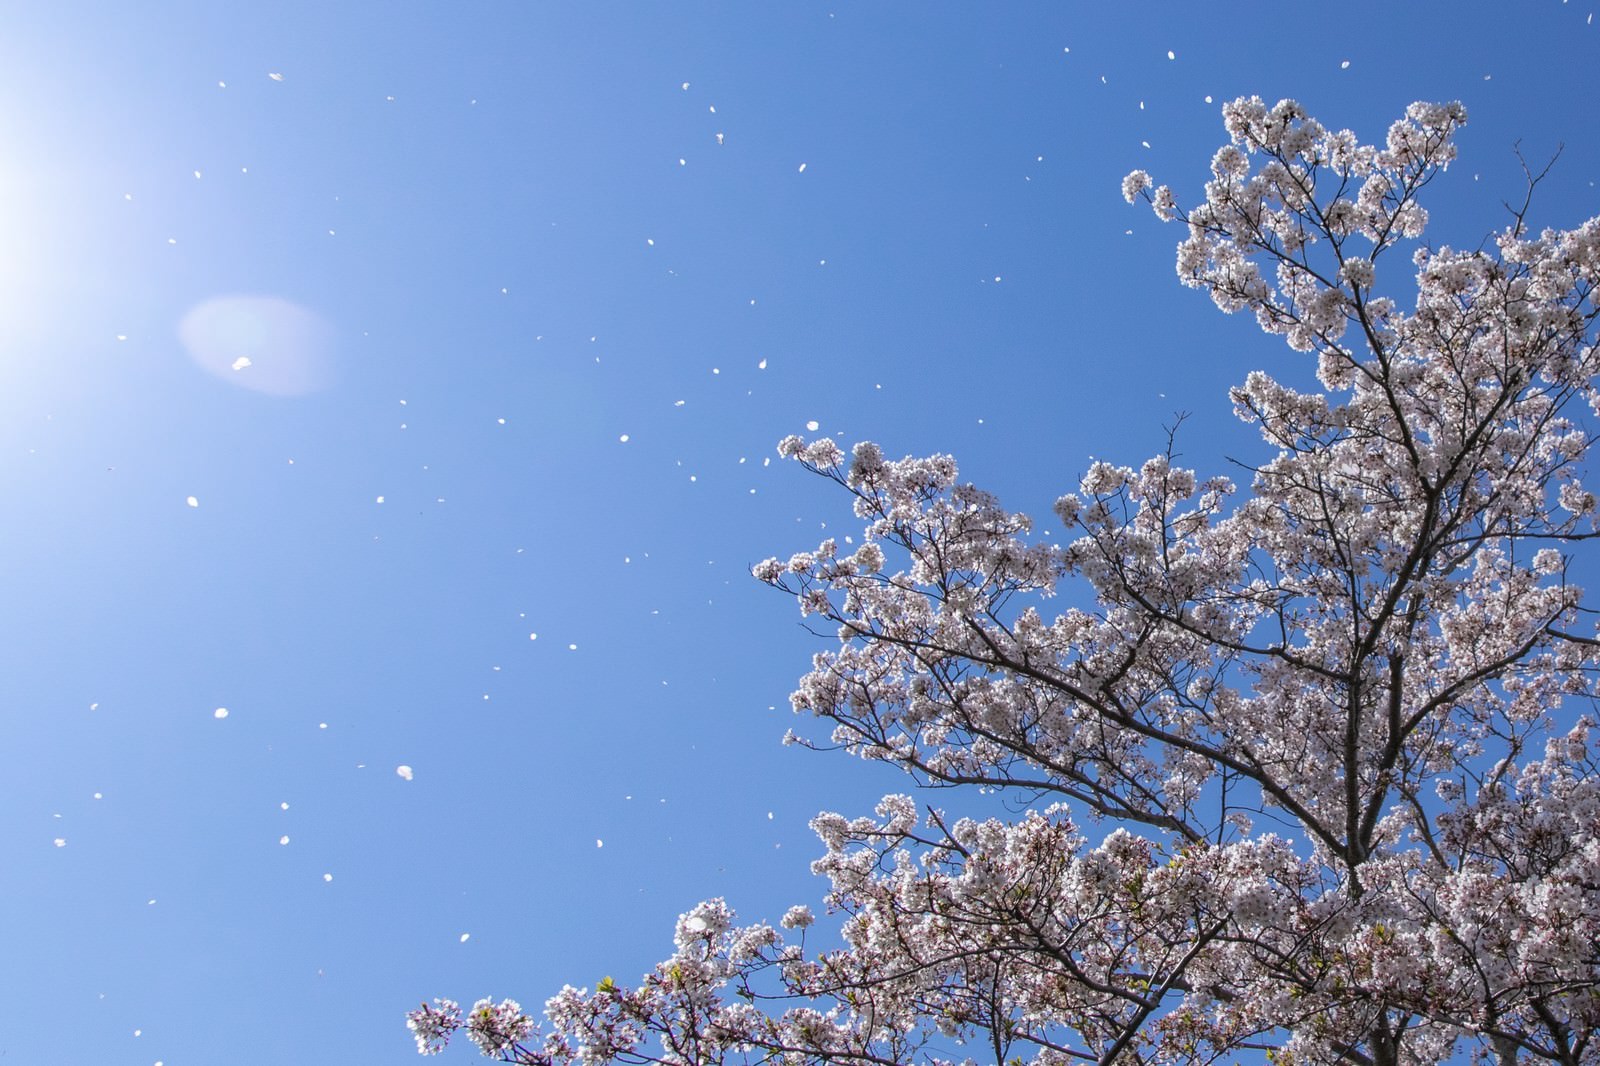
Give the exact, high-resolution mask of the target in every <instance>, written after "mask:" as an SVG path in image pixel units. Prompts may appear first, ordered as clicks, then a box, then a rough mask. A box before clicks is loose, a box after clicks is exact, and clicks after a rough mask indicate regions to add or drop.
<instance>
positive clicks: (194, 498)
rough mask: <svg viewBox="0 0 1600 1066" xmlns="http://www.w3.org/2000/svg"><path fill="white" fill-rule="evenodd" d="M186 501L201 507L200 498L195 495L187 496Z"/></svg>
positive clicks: (192, 505) (193, 505)
mask: <svg viewBox="0 0 1600 1066" xmlns="http://www.w3.org/2000/svg"><path fill="white" fill-rule="evenodd" d="M184 502H185V503H187V504H188V505H189V506H190V507H199V506H200V500H199V499H198V498H197V497H194V496H189V497H186V498H185V500H184Z"/></svg>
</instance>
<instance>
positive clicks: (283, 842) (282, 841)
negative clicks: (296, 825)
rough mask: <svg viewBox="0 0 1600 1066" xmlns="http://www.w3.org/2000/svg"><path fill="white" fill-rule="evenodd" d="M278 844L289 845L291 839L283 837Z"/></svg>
mask: <svg viewBox="0 0 1600 1066" xmlns="http://www.w3.org/2000/svg"><path fill="white" fill-rule="evenodd" d="M278 843H280V844H287V843H289V838H288V837H287V836H281V837H279V838H278Z"/></svg>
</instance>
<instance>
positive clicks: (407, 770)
mask: <svg viewBox="0 0 1600 1066" xmlns="http://www.w3.org/2000/svg"><path fill="white" fill-rule="evenodd" d="M394 772H395V773H397V774H399V775H400V776H401V777H403V778H405V779H406V780H407V781H410V780H411V776H412V770H411V767H409V766H404V765H402V766H396V767H395V768H394Z"/></svg>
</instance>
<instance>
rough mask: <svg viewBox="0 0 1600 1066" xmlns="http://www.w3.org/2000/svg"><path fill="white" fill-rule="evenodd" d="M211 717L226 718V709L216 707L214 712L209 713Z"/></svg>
mask: <svg viewBox="0 0 1600 1066" xmlns="http://www.w3.org/2000/svg"><path fill="white" fill-rule="evenodd" d="M211 717H213V718H226V717H228V708H226V707H218V708H217V709H216V710H214V711H212V712H211Z"/></svg>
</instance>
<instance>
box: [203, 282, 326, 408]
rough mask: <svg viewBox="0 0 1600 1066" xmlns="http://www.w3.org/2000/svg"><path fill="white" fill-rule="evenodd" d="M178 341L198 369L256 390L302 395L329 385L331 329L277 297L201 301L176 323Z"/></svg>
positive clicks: (311, 314)
mask: <svg viewBox="0 0 1600 1066" xmlns="http://www.w3.org/2000/svg"><path fill="white" fill-rule="evenodd" d="M178 338H179V339H180V340H181V341H182V342H183V346H184V348H185V349H186V350H187V351H188V353H189V358H190V359H192V360H194V362H195V363H196V364H197V365H198V366H199V367H200V369H202V370H204V371H205V372H206V373H208V374H212V375H215V376H216V377H220V378H223V379H225V380H227V381H228V382H230V383H231V384H234V385H241V386H243V387H244V388H247V389H254V390H255V391H257V392H264V393H267V394H269V395H272V396H302V395H304V394H306V393H308V392H316V391H317V390H319V389H323V388H326V387H327V386H328V385H330V384H332V383H333V379H334V372H333V371H334V365H333V343H332V341H333V331H332V330H331V329H330V328H329V326H328V324H327V323H326V322H324V321H323V320H322V319H321V318H320V317H319V316H318V315H316V314H315V313H314V312H312V311H308V310H307V309H305V308H304V307H301V306H300V305H299V304H294V303H290V302H289V301H288V300H283V299H279V298H278V297H276V296H219V297H216V298H214V299H211V300H206V301H204V302H202V303H200V304H197V305H195V306H194V307H193V308H191V309H190V310H189V311H188V313H187V314H185V315H184V316H183V318H182V319H181V320H180V321H179V322H178ZM245 367H249V368H250V373H248V374H238V373H235V371H238V370H243V369H244V368H245Z"/></svg>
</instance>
